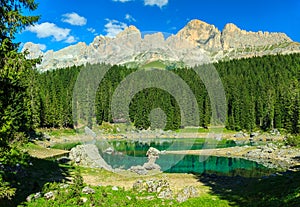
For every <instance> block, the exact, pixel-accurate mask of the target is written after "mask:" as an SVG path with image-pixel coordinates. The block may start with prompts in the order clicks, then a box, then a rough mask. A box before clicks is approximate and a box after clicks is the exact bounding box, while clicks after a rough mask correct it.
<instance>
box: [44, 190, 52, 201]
mask: <svg viewBox="0 0 300 207" xmlns="http://www.w3.org/2000/svg"><path fill="white" fill-rule="evenodd" d="M44 197H45V198H46V199H48V200H49V199H51V198H53V197H54V193H53V192H52V191H50V192H48V193H45V195H44Z"/></svg>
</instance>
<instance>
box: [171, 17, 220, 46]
mask: <svg viewBox="0 0 300 207" xmlns="http://www.w3.org/2000/svg"><path fill="white" fill-rule="evenodd" d="M177 36H178V37H179V38H180V39H185V40H188V41H189V42H192V43H193V44H194V45H196V46H198V47H200V48H203V49H205V50H209V51H211V50H220V49H221V43H220V37H221V32H220V31H219V30H218V29H217V28H216V27H215V26H214V25H211V24H208V23H205V22H203V21H200V20H192V21H190V22H189V23H188V24H187V25H186V26H185V27H184V28H183V29H181V30H180V31H179V32H178V33H177Z"/></svg>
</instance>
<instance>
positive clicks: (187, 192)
mask: <svg viewBox="0 0 300 207" xmlns="http://www.w3.org/2000/svg"><path fill="white" fill-rule="evenodd" d="M197 196H199V192H198V190H197V189H196V188H195V187H193V186H188V187H185V188H184V189H183V190H182V191H180V192H179V193H178V194H177V197H176V200H177V201H178V202H179V203H182V202H184V201H186V200H188V199H189V198H194V197H197Z"/></svg>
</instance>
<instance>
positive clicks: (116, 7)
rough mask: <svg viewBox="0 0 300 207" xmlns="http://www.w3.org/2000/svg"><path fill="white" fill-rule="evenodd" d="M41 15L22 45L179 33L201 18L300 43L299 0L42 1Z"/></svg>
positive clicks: (49, 46)
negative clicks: (127, 33)
mask: <svg viewBox="0 0 300 207" xmlns="http://www.w3.org/2000/svg"><path fill="white" fill-rule="evenodd" d="M36 2H38V3H39V7H38V9H37V10H36V11H35V12H33V13H30V14H38V15H41V19H40V20H39V22H38V23H37V24H36V25H35V26H34V27H29V28H27V29H26V30H25V31H23V32H22V33H20V34H18V35H17V38H16V41H17V42H22V43H25V42H33V43H36V44H40V45H41V48H42V49H44V50H51V49H52V50H55V51H56V50H59V49H61V48H63V47H66V46H69V45H72V44H76V43H78V42H86V43H87V44H89V43H91V42H92V41H93V39H94V37H95V36H96V35H100V34H101V35H104V36H114V35H116V34H117V33H118V32H120V31H121V30H123V29H124V28H126V27H127V26H129V25H135V26H136V27H137V28H138V29H140V30H141V31H142V32H147V31H152V32H154V31H160V32H166V33H173V34H176V33H177V32H178V31H179V30H180V29H181V28H183V27H184V26H185V25H186V24H187V22H189V21H190V20H192V19H200V20H202V21H205V22H207V23H209V24H214V25H215V26H216V27H217V28H219V30H222V29H223V27H224V26H225V24H226V23H234V24H236V25H237V26H238V27H240V28H241V29H245V30H249V31H259V30H262V31H270V32H284V33H286V34H287V35H288V36H289V37H291V38H292V39H293V40H294V41H297V42H300V1H299V0H285V1H284V0H273V1H270V0H244V1H242V0H214V1H210V0H206V1H202V0H84V1H83V0H36Z"/></svg>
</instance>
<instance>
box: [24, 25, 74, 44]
mask: <svg viewBox="0 0 300 207" xmlns="http://www.w3.org/2000/svg"><path fill="white" fill-rule="evenodd" d="M26 31H30V32H33V33H36V35H37V37H38V38H46V37H53V39H54V40H55V41H57V42H59V41H62V40H65V42H67V43H73V42H74V41H75V37H73V36H71V35H70V32H71V30H70V29H66V28H60V27H58V26H56V24H53V23H49V22H44V23H42V24H36V25H33V26H29V27H27V28H26ZM71 40H73V42H72V41H71Z"/></svg>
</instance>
